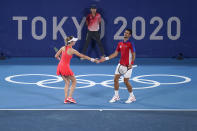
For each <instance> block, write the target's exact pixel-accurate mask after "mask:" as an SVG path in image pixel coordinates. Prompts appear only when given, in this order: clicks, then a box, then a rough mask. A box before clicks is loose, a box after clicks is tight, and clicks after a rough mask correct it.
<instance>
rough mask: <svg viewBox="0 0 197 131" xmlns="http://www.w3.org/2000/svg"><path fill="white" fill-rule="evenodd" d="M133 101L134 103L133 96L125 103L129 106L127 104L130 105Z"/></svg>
mask: <svg viewBox="0 0 197 131" xmlns="http://www.w3.org/2000/svg"><path fill="white" fill-rule="evenodd" d="M134 101H136V98H135V96H129V98H128V100H126V101H125V103H127V104H129V103H132V102H134Z"/></svg>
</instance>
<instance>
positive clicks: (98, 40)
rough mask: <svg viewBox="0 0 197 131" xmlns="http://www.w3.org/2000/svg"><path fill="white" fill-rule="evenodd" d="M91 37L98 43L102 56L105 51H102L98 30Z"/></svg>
mask: <svg viewBox="0 0 197 131" xmlns="http://www.w3.org/2000/svg"><path fill="white" fill-rule="evenodd" d="M93 38H94V40H96V42H97V44H98V47H99V49H100V51H101V55H102V57H104V56H105V51H104V48H103V44H102V42H101V39H100V34H99V31H95V32H94V34H93Z"/></svg>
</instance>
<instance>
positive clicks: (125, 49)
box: [100, 29, 136, 103]
mask: <svg viewBox="0 0 197 131" xmlns="http://www.w3.org/2000/svg"><path fill="white" fill-rule="evenodd" d="M131 34H132V30H130V29H126V30H125V32H124V40H123V41H120V42H119V43H118V46H117V48H116V50H115V52H114V53H113V54H111V55H110V56H108V57H105V58H101V59H100V62H104V61H106V60H109V59H112V58H115V57H116V56H117V55H118V53H119V52H120V53H121V57H120V62H119V64H118V66H117V68H116V71H115V77H114V90H115V94H114V96H113V98H112V99H111V100H110V101H109V102H110V103H113V102H116V101H118V100H120V97H119V94H118V90H119V79H120V76H121V75H122V74H120V72H119V67H120V66H127V67H128V71H127V72H126V73H125V74H123V77H124V83H125V85H126V87H127V89H128V91H129V94H130V95H129V98H128V100H127V101H125V103H132V102H133V101H136V99H135V96H134V94H133V91H132V86H131V84H130V83H129V78H130V77H131V73H132V65H133V64H134V60H135V47H134V45H133V44H132V43H131V42H130V41H129V38H130V37H131Z"/></svg>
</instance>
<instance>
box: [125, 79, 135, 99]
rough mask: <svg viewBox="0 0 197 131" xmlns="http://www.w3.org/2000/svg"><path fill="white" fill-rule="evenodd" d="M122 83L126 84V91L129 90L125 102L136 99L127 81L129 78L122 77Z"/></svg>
mask: <svg viewBox="0 0 197 131" xmlns="http://www.w3.org/2000/svg"><path fill="white" fill-rule="evenodd" d="M124 83H125V85H126V87H127V90H128V92H129V98H128V100H127V101H125V103H131V102H133V101H136V99H135V96H134V94H133V89H132V86H131V84H130V83H129V78H124Z"/></svg>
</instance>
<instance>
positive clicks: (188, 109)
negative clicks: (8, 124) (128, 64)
mask: <svg viewBox="0 0 197 131" xmlns="http://www.w3.org/2000/svg"><path fill="white" fill-rule="evenodd" d="M0 111H188V112H189V111H197V109H0Z"/></svg>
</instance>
